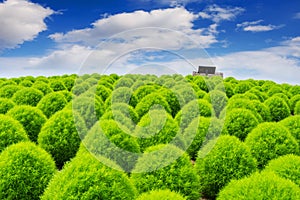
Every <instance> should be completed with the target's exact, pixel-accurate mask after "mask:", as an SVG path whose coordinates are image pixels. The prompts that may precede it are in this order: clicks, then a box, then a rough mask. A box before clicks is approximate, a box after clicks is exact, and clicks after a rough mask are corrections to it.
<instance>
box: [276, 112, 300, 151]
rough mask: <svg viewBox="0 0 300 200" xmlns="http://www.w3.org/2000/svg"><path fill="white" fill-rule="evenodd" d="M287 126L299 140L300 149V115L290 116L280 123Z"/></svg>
mask: <svg viewBox="0 0 300 200" xmlns="http://www.w3.org/2000/svg"><path fill="white" fill-rule="evenodd" d="M279 123H280V124H281V125H283V126H285V127H286V128H287V129H288V130H289V131H290V133H291V134H292V136H293V137H294V138H295V139H296V140H297V142H298V145H299V148H300V115H295V116H290V117H287V118H285V119H284V120H282V121H280V122H279Z"/></svg>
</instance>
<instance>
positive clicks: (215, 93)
mask: <svg viewBox="0 0 300 200" xmlns="http://www.w3.org/2000/svg"><path fill="white" fill-rule="evenodd" d="M206 99H207V100H208V101H209V102H210V103H211V104H212V107H213V109H214V113H215V114H216V116H217V117H219V115H220V113H221V111H222V110H223V109H224V108H225V106H226V105H227V101H228V98H227V96H226V94H225V93H224V92H221V91H219V90H212V91H210V92H209V93H208V95H207V97H206Z"/></svg>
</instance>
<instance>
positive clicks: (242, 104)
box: [222, 98, 268, 122]
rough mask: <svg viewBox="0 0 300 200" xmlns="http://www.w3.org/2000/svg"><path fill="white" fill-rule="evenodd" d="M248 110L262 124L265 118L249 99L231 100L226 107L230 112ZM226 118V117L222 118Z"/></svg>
mask: <svg viewBox="0 0 300 200" xmlns="http://www.w3.org/2000/svg"><path fill="white" fill-rule="evenodd" d="M237 108H240V109H247V110H249V111H250V112H252V114H253V115H254V116H255V117H256V119H257V120H258V122H262V121H263V118H262V116H261V115H260V114H259V112H258V111H259V110H258V109H257V108H256V106H255V105H254V104H253V100H249V99H232V98H231V99H229V101H228V104H227V106H226V111H227V112H229V111H231V110H233V109H237ZM267 109H268V108H267ZM222 117H225V116H222Z"/></svg>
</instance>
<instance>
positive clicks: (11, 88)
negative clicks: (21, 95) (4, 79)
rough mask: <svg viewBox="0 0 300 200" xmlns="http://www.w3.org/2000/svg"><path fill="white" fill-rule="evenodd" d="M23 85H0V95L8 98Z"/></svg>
mask: <svg viewBox="0 0 300 200" xmlns="http://www.w3.org/2000/svg"><path fill="white" fill-rule="evenodd" d="M22 88H23V87H20V86H18V85H6V86H3V87H0V97H2V98H7V99H10V98H11V97H12V96H13V95H14V94H15V93H16V92H17V91H19V90H21V89H22Z"/></svg>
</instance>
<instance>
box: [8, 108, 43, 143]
mask: <svg viewBox="0 0 300 200" xmlns="http://www.w3.org/2000/svg"><path fill="white" fill-rule="evenodd" d="M7 115H8V116H11V117H12V118H14V119H16V120H18V121H19V122H20V123H21V124H22V125H23V127H24V130H25V131H26V133H27V135H28V137H29V139H30V140H31V141H33V142H36V141H37V137H38V134H39V132H40V130H41V128H42V126H43V125H44V123H45V122H46V120H47V118H46V116H45V115H44V114H43V112H42V111H41V110H39V109H38V108H35V107H32V106H16V107H14V108H13V109H11V110H10V111H9V112H8V113H7Z"/></svg>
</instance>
